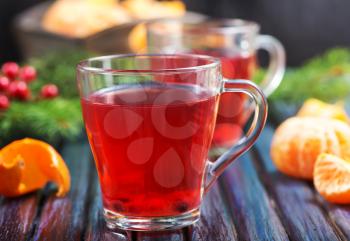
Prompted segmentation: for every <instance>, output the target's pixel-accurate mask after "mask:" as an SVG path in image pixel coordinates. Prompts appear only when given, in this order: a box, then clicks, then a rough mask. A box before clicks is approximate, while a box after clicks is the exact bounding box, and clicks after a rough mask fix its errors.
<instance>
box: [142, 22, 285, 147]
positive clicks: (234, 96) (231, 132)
mask: <svg viewBox="0 0 350 241" xmlns="http://www.w3.org/2000/svg"><path fill="white" fill-rule="evenodd" d="M147 43H148V44H147V45H148V52H150V53H170V54H171V53H181V52H182V53H196V54H205V55H210V56H214V57H218V58H220V59H221V64H222V75H223V76H224V78H228V79H248V80H251V79H252V77H253V74H254V72H255V70H256V67H257V61H256V52H257V50H258V49H264V50H266V51H267V52H268V53H269V55H270V58H269V59H270V60H269V66H268V69H267V72H266V75H265V78H264V79H263V81H262V82H261V83H260V87H261V89H262V90H263V92H264V94H265V95H266V96H269V95H270V94H271V93H272V92H273V91H274V90H275V89H276V88H277V87H278V85H279V84H280V82H281V80H282V77H283V74H284V71H285V52H284V48H283V46H282V45H281V43H280V42H279V41H278V40H277V39H275V38H274V37H272V36H268V35H259V25H258V24H257V23H255V22H250V21H244V20H240V19H223V20H207V21H204V22H200V23H184V22H181V21H180V20H176V19H167V20H157V21H153V22H150V23H149V24H147ZM230 85H231V84H230V83H227V87H230ZM247 100H248V98H247V96H245V95H242V94H241V93H225V94H223V95H222V96H221V98H220V104H219V111H218V117H217V121H216V127H215V133H214V138H213V143H212V144H213V147H221V148H224V150H225V149H226V148H227V147H229V146H231V145H232V144H233V143H235V142H237V140H238V139H239V138H240V137H241V135H242V133H243V128H244V126H245V125H246V123H247V121H248V119H249V117H250V116H251V111H249V109H250V108H251V104H250V103H249V102H248V101H247ZM232 105H235V106H236V108H232ZM247 109H248V110H247ZM225 147H226V148H225Z"/></svg>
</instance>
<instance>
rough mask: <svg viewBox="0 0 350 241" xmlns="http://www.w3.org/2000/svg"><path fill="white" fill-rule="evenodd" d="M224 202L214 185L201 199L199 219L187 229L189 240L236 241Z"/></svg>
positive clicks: (233, 228)
mask: <svg viewBox="0 0 350 241" xmlns="http://www.w3.org/2000/svg"><path fill="white" fill-rule="evenodd" d="M225 201H226V200H224V199H223V195H221V193H220V187H219V185H218V183H216V184H214V185H213V186H212V188H211V190H210V191H209V192H208V193H207V194H206V195H205V197H204V198H203V202H202V205H201V219H200V220H199V222H198V223H196V224H195V225H193V227H191V228H190V229H188V235H189V239H190V240H198V241H223V240H230V241H235V240H238V237H237V232H236V229H235V226H234V223H233V220H232V217H231V214H230V212H229V211H228V209H229V208H230V207H229V206H228V204H227V203H226V202H225Z"/></svg>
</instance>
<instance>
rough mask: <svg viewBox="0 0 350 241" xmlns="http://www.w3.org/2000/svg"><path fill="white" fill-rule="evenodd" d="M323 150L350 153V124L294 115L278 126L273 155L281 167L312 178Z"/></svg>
mask: <svg viewBox="0 0 350 241" xmlns="http://www.w3.org/2000/svg"><path fill="white" fill-rule="evenodd" d="M321 153H329V154H334V155H337V156H340V157H343V158H345V157H350V127H349V125H347V124H346V123H345V122H343V121H339V120H336V119H327V118H316V117H292V118H289V119H287V120H286V121H285V122H283V123H282V124H281V125H280V126H279V127H278V128H277V130H276V132H275V134H274V136H273V139H272V144H271V158H272V160H273V162H274V163H275V165H276V167H277V169H278V170H280V171H281V172H283V173H285V174H287V175H290V176H294V177H299V178H305V179H312V177H313V170H314V165H315V162H316V159H317V157H318V155H319V154H321Z"/></svg>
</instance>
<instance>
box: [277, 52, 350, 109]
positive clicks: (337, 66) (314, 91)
mask: <svg viewBox="0 0 350 241" xmlns="http://www.w3.org/2000/svg"><path fill="white" fill-rule="evenodd" d="M349 93H350V49H346V48H335V49H331V50H329V51H327V52H326V53H325V54H323V55H321V56H317V57H315V58H313V59H311V60H310V61H308V62H307V63H306V64H305V65H304V66H302V67H300V68H296V69H290V70H288V71H287V72H286V74H285V76H284V78H283V81H282V83H281V85H280V86H279V87H278V88H277V90H276V91H275V92H274V93H273V95H272V96H271V97H270V99H271V100H272V101H282V102H285V103H291V104H297V105H298V104H301V103H302V102H303V101H304V100H306V99H308V98H317V99H320V100H323V101H327V102H334V101H338V100H342V99H345V98H346V97H348V96H349Z"/></svg>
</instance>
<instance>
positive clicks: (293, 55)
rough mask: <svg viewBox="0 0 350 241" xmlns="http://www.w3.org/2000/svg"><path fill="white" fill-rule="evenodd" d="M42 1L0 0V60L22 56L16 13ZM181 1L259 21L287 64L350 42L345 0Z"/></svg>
mask: <svg viewBox="0 0 350 241" xmlns="http://www.w3.org/2000/svg"><path fill="white" fill-rule="evenodd" d="M72 1H74V0H72ZM42 2H45V1H41V0H1V1H0V63H3V62H5V61H8V60H14V61H17V60H21V59H22V58H23V53H21V50H20V48H19V43H18V40H17V39H16V36H15V35H16V33H15V30H14V28H13V23H14V19H15V16H16V15H18V14H19V13H21V12H23V11H24V10H25V9H28V8H29V7H33V6H35V5H37V4H39V3H42ZM184 3H185V5H186V8H187V9H188V10H190V11H194V12H198V13H202V14H205V15H208V16H213V17H223V18H243V19H247V20H254V21H256V22H258V23H259V24H260V25H261V28H262V33H266V34H270V35H273V36H275V37H277V38H278V39H279V40H280V41H281V42H282V43H283V45H284V46H285V48H286V52H287V56H288V59H287V63H288V65H289V66H297V65H300V64H302V63H303V61H304V60H306V59H308V58H310V57H313V56H315V55H316V54H319V53H321V52H323V51H325V50H326V49H329V48H331V47H335V46H348V45H349V44H350V31H349V29H348V27H347V26H348V23H349V21H350V14H349V9H350V2H349V1H347V0H333V1H319V0H308V1H303V0H293V1H291V0H280V1H275V0H264V1H259V0H215V1H214V0H185V1H184Z"/></svg>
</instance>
